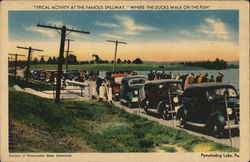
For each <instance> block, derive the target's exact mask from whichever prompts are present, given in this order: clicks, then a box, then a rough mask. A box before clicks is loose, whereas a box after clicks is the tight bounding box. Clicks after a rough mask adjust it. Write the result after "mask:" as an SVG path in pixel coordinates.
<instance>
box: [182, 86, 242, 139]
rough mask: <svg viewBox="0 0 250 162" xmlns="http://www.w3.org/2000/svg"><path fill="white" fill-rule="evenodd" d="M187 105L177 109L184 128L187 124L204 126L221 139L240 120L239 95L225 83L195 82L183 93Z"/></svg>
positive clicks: (237, 124) (236, 125)
mask: <svg viewBox="0 0 250 162" xmlns="http://www.w3.org/2000/svg"><path fill="white" fill-rule="evenodd" d="M182 103H183V105H182V106H181V108H180V109H178V112H177V119H178V120H179V125H180V127H185V125H186V124H190V125H194V126H199V127H204V128H205V129H206V130H207V132H209V133H210V134H211V135H213V136H214V137H217V138H221V137H223V136H224V135H225V133H226V132H227V130H228V129H230V131H231V130H232V129H238V128H239V123H240V114H239V111H240V110H239V109H240V104H239V95H238V92H237V90H236V89H235V88H234V86H232V85H229V84H225V83H201V84H193V85H191V86H189V87H188V88H187V89H185V91H184V93H183V102H182Z"/></svg>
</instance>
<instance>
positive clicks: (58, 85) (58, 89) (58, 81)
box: [37, 24, 90, 103]
mask: <svg viewBox="0 0 250 162" xmlns="http://www.w3.org/2000/svg"><path fill="white" fill-rule="evenodd" d="M37 26H38V27H43V28H49V29H55V30H57V31H58V30H59V31H61V42H60V52H59V60H58V69H57V78H56V98H55V102H56V103H59V102H60V92H61V79H62V66H63V54H64V45H65V36H66V35H68V34H69V33H71V32H78V33H83V34H90V32H85V31H83V30H75V29H69V28H67V27H66V26H65V25H64V26H62V27H57V26H49V25H41V24H37ZM67 31H69V33H68V34H66V32H67Z"/></svg>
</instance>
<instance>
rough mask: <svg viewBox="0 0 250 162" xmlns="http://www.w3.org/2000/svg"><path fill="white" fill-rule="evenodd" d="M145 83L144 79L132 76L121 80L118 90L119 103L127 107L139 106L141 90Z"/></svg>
mask: <svg viewBox="0 0 250 162" xmlns="http://www.w3.org/2000/svg"><path fill="white" fill-rule="evenodd" d="M145 83H146V77H144V76H139V75H134V76H129V77H125V78H123V79H122V84H121V90H120V95H119V96H120V102H121V103H122V104H126V105H127V106H128V107H133V106H135V105H137V106H139V105H140V102H141V95H142V92H141V90H142V89H143V86H144V85H145Z"/></svg>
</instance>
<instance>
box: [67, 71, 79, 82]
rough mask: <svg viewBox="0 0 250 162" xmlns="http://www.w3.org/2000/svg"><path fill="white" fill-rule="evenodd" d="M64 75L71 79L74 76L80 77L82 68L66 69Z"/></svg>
mask: <svg viewBox="0 0 250 162" xmlns="http://www.w3.org/2000/svg"><path fill="white" fill-rule="evenodd" d="M63 76H64V78H66V79H69V80H72V79H74V78H79V76H80V70H78V69H69V70H66V71H65V72H64V73H63Z"/></svg>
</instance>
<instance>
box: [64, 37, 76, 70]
mask: <svg viewBox="0 0 250 162" xmlns="http://www.w3.org/2000/svg"><path fill="white" fill-rule="evenodd" d="M65 40H66V41H67V42H68V46H67V51H65V52H66V59H65V64H66V67H65V68H66V70H68V57H69V53H70V52H73V51H70V50H69V45H70V41H74V40H73V39H65Z"/></svg>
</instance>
